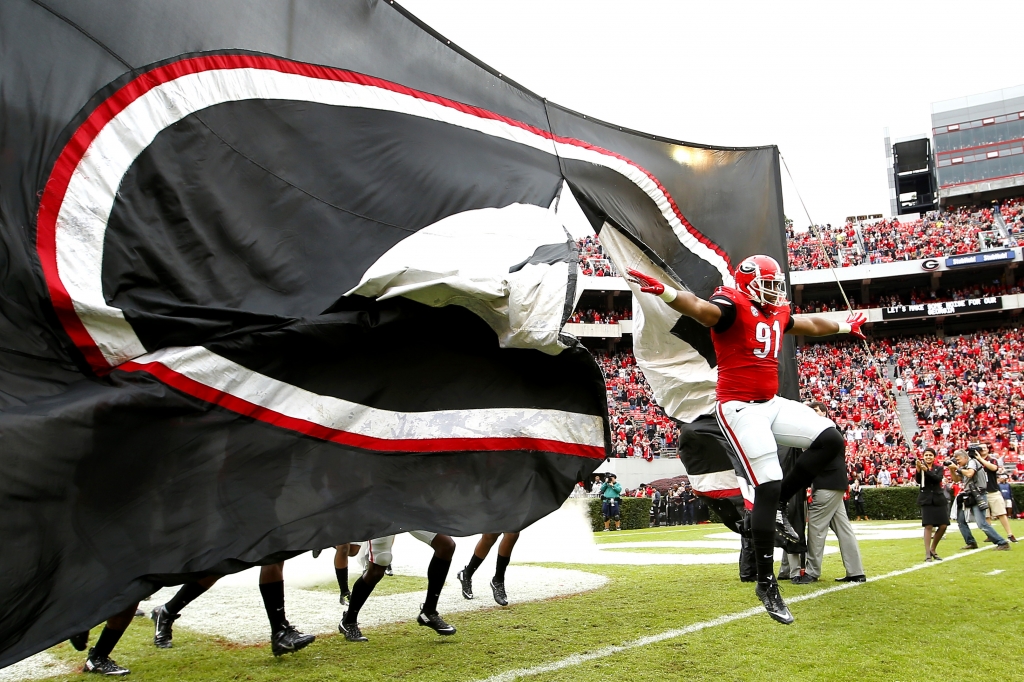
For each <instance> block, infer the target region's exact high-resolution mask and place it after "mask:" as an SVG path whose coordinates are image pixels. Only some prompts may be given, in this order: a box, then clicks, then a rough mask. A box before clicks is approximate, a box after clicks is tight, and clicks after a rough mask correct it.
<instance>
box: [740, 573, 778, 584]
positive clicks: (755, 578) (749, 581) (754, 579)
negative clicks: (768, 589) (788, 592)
mask: <svg viewBox="0 0 1024 682" xmlns="http://www.w3.org/2000/svg"><path fill="white" fill-rule="evenodd" d="M756 580H757V577H756V576H755V577H753V578H749V579H748V580H744V581H743V582H745V583H752V582H754V581H756ZM776 580H778V581H779V582H782V581H783V580H789V573H787V574H785V575H783V574H781V573H779V575H778V576H776Z"/></svg>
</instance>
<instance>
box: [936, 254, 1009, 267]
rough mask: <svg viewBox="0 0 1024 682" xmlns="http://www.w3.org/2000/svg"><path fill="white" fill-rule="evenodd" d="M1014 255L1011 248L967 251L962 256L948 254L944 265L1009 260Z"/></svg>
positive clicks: (958, 265)
mask: <svg viewBox="0 0 1024 682" xmlns="http://www.w3.org/2000/svg"><path fill="white" fill-rule="evenodd" d="M1016 255H1017V254H1016V252H1015V251H1014V250H1013V249H1003V250H1002V251H985V252H982V253H968V254H965V255H963V256H950V257H948V258H947V259H946V267H947V268H958V267H962V266H964V265H980V264H982V263H998V262H1001V261H1011V260H1013V259H1014V258H1015V257H1016Z"/></svg>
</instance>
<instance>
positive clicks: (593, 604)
mask: <svg viewBox="0 0 1024 682" xmlns="http://www.w3.org/2000/svg"><path fill="white" fill-rule="evenodd" d="M858 525H861V524H858ZM864 525H875V526H881V525H886V524H885V523H884V522H883V523H874V522H871V523H870V524H864ZM718 532H722V527H721V526H699V527H683V528H678V529H664V528H662V529H650V530H646V531H633V532H622V533H601V534H598V536H597V541H598V542H599V543H602V544H603V543H609V544H614V543H616V542H625V541H638V540H644V539H650V540H696V539H700V538H702V537H703V536H704V535H707V534H709V533H718ZM1014 532H1015V533H1016V534H1018V535H1024V521H1015V522H1014ZM976 536H978V537H981V536H980V533H976ZM921 544H922V543H921V540H920V539H906V540H871V541H864V542H861V553H862V555H863V560H864V565H865V570H866V572H867V574H868V576H869V577H878V576H882V575H885V574H887V573H890V572H894V571H898V570H901V569H907V568H910V567H913V566H915V565H919V564H920V562H921V558H922V551H923V550H922V548H921ZM962 544H963V543H962V539H961V538H960V535H959V533H958V532H957V531H956V527H955V525H954V526H951V527H950V528H949V532H948V533H947V536H946V539H945V540H944V541H943V543H942V545H940V548H939V553H940V554H941V555H942V556H943V557H946V558H947V560H946V561H944V562H941V563H935V564H927V565H926V566H927V567H926V568H923V569H921V570H914V571H911V572H907V573H904V574H902V575H897V576H894V577H891V578H887V579H882V580H872V581H870V582H868V583H866V584H862V585H856V586H852V587H850V588H849V589H841V590H837V591H832V592H827V593H824V594H821V595H820V596H817V597H813V598H809V599H806V600H803V601H794V602H792V605H791V608H792V611H793V613H794V615H795V616H796V623H795V624H794V625H792V626H789V627H786V626H782V625H778V624H776V623H775V622H773V621H772V620H770V619H769V618H768V616H767V615H765V614H763V613H756V614H755V615H751V616H749V617H742V618H737V619H735V620H732V621H731V622H725V623H722V624H718V625H714V626H711V627H705V628H704V629H699V630H698V631H695V632H690V633H687V634H679V635H678V636H674V637H671V638H668V639H665V640H663V641H657V642H653V643H643V642H640V643H638V642H636V640H638V639H640V638H645V637H651V638H652V639H655V637H654V636H657V635H659V634H660V633H665V632H668V631H673V630H679V629H683V628H686V627H687V626H691V625H694V624H698V623H703V622H706V621H709V620H712V619H716V618H719V617H721V616H725V615H728V614H736V613H741V612H744V611H747V610H749V609H751V608H752V607H759V605H760V604H759V602H758V601H757V599H756V597H754V594H753V587H752V586H751V585H749V584H743V583H740V582H739V580H738V579H737V569H736V566H735V565H733V564H729V565H720V566H571V568H576V569H580V570H585V571H591V572H593V573H599V574H603V575H606V576H607V577H608V578H609V579H610V580H609V582H608V583H607V584H606V585H605V586H604V587H603V588H601V589H598V590H595V591H592V592H588V593H584V594H579V595H575V596H571V597H564V598H560V599H554V600H549V601H545V602H535V603H528V604H519V605H515V604H513V605H512V606H510V607H509V608H505V609H501V608H497V607H495V608H494V609H490V610H485V611H478V612H471V613H460V614H455V615H453V616H452V618H451V619H450V620H451V621H452V623H453V624H455V625H456V626H457V627H458V628H459V632H458V634H457V635H455V636H454V637H450V638H441V637H438V636H436V635H435V634H434V633H433V632H431V631H429V630H427V629H426V628H420V627H417V626H416V625H415V624H414V623H411V622H409V623H397V624H392V625H388V626H384V627H379V628H372V629H370V628H368V629H366V630H365V634H366V635H367V636H368V637H369V638H370V642H369V643H367V644H350V643H347V642H346V641H345V640H344V639H343V638H341V637H340V636H333V637H331V636H327V637H323V636H321V637H318V638H317V641H316V642H314V643H313V644H312V645H311V646H310V647H309V648H307V649H305V650H304V651H301V652H299V653H297V654H293V655H289V656H285V657H281V658H274V657H273V656H271V654H270V647H269V645H261V646H240V645H237V644H233V643H230V642H227V641H221V640H217V639H211V638H209V637H206V636H200V635H197V634H195V633H190V632H188V631H187V630H184V629H180V628H179V629H176V630H175V638H174V644H175V646H174V648H173V649H171V650H169V651H163V650H157V649H155V648H154V647H153V646H152V643H151V637H152V626H151V623H150V622H149V621H148V620H145V621H143V620H142V619H138V620H136V622H135V623H134V624H133V625H132V626H131V627H130V628H129V630H128V632H127V633H126V635H125V637H124V639H123V640H122V642H121V644H120V645H119V647H118V649H117V651H115V653H114V657H115V658H116V659H117V660H118V662H119V663H121V664H123V665H126V666H128V667H130V668H131V669H132V675H131V677H130V679H135V680H189V681H192V680H196V681H198V680H260V681H262V680H360V681H367V680H439V681H444V682H455V681H458V680H483V679H487V678H489V677H492V676H498V675H501V674H503V673H506V672H508V671H510V670H513V669H531V668H535V667H537V666H544V665H547V664H552V663H555V662H559V661H563V662H564V661H565V659H567V657H570V656H573V655H577V654H587V653H588V652H596V657H594V658H592V659H590V660H584V659H585V658H586V657H583V658H581V659H573V660H571V661H569V663H570V664H567V665H565V667H562V668H560V669H558V670H551V671H548V672H539V673H537V674H531V675H529V676H528V677H527V678H526V679H530V680H538V681H551V680H566V681H569V680H573V681H575V680H616V681H620V680H651V681H652V682H653V681H658V682H663V681H664V680H666V679H673V680H674V679H688V680H703V679H714V680H772V681H775V680H854V679H856V680H950V679H953V680H975V679H976V680H1013V679H1024V673H1022V672H1021V671H1022V670H1024V652H1022V650H1021V646H1020V644H1019V633H1020V626H1021V623H1022V618H1024V591H1022V590H1021V583H1022V581H1024V544H1020V545H1015V546H1014V548H1013V551H1011V552H995V551H991V550H980V551H976V552H973V553H970V554H968V555H966V556H962V557H959V558H953V557H954V555H956V554H957V553H958V552H957V550H958V548H959V547H960V546H961V545H962ZM553 567H554V568H566V567H567V566H565V565H557V566H553ZM842 575H844V570H843V566H842V562H841V559H840V557H839V555H838V554H833V555H829V556H826V558H825V562H824V568H823V575H822V581H821V582H819V583H817V584H812V585H807V586H795V585H791V584H790V583H788V582H787V583H784V584H783V593H784V595H785V597H786V598H787V599H789V600H793V598H795V597H798V596H799V595H812V594H814V593H817V592H820V591H822V590H823V589H828V588H832V587H834V586H835V585H836V583H835V582H834V581H833V579H834V578H836V577H840V576H842ZM414 580H415V581H414ZM410 581H414V582H410ZM417 581H418V582H417ZM399 582H401V583H404V584H406V585H408V586H409V587H410V588H411V589H415V590H420V589H422V580H420V579H411V578H406V579H401V580H399V579H398V578H396V582H395V583H394V585H395V586H396V587H397V586H398V584H399ZM507 587H508V591H509V593H510V597H511V598H512V599H513V600H514V599H515V589H516V588H515V585H514V584H512V583H509V584H508V586H507ZM325 589H331V586H326V587H325ZM389 589H391V588H389ZM447 589H458V584H457V583H455V582H454V581H453V582H452V583H449V586H448V588H447ZM478 598H479V597H478ZM97 634H98V632H97V631H94V633H93V639H95V637H96V635H97ZM613 645H625V648H624V650H615V649H606V647H611V646H613ZM50 652H51V653H52V654H53V655H55V656H58V657H59V658H61V659H64V660H67V661H69V662H73V663H74V664H75V665H76V666H80V665H81V662H82V659H83V654H81V653H79V652H76V651H74V650H73V649H71V647H70V646H69V645H68V644H66V643H65V644H62V645H59V646H57V647H54V648H53V649H51V651H50ZM531 672H537V671H531ZM70 678H71V679H81V676H80V675H79V674H77V673H76V674H73V675H71V676H70ZM499 679H515V678H514V676H512V675H505V676H504V677H501V678H499Z"/></svg>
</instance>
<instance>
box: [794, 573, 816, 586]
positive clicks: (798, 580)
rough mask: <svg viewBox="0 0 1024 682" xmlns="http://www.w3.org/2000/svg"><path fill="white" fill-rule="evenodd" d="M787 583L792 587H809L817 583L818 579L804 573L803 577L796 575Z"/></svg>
mask: <svg viewBox="0 0 1024 682" xmlns="http://www.w3.org/2000/svg"><path fill="white" fill-rule="evenodd" d="M789 582H791V583H793V584H794V585H810V584H811V583H816V582H818V579H817V578H815V577H814V576H813V575H810V574H809V573H804V574H803V575H798V576H796V577H794V578H792V579H791V580H790V581H789Z"/></svg>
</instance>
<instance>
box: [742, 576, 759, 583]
mask: <svg viewBox="0 0 1024 682" xmlns="http://www.w3.org/2000/svg"><path fill="white" fill-rule="evenodd" d="M740 582H741V583H756V582H757V576H752V575H741V576H740Z"/></svg>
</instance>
